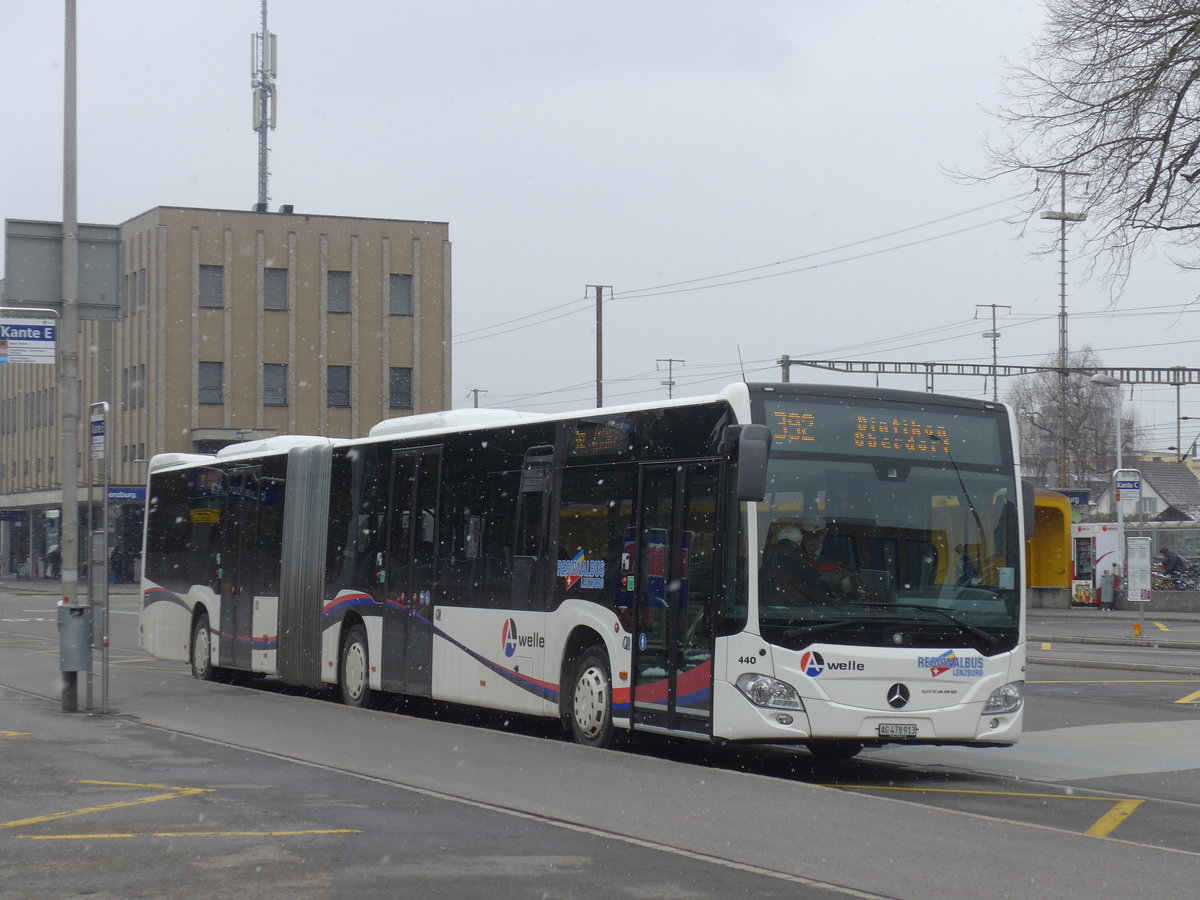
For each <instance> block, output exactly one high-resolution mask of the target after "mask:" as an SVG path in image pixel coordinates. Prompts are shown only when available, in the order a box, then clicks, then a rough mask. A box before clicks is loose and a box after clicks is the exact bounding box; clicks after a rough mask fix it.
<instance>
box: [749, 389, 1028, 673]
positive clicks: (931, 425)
mask: <svg viewBox="0 0 1200 900" xmlns="http://www.w3.org/2000/svg"><path fill="white" fill-rule="evenodd" d="M764 413H765V419H766V424H767V425H768V426H769V427H771V429H772V432H773V444H772V450H771V459H770V463H769V468H768V484H767V494H766V498H765V501H764V502H763V503H761V504H759V523H758V525H759V528H758V534H759V541H760V547H759V548H758V549H759V557H758V574H759V590H758V598H759V619H760V622H759V624H760V627H761V633H762V635H763V637H764V638H765V639H767V640H768V641H770V642H772V643H774V644H778V645H780V646H784V647H790V648H793V649H800V648H803V647H805V646H807V645H809V644H812V643H842V644H856V645H868V646H920V647H931V648H936V647H947V648H949V647H973V648H976V649H978V650H979V652H980V653H983V654H985V655H993V654H996V653H1000V652H1003V651H1007V650H1011V649H1012V648H1013V646H1014V645H1015V644H1016V641H1017V635H1018V626H1019V619H1020V592H1019V585H1020V579H1021V572H1020V564H1021V547H1020V539H1019V532H1018V523H1017V509H1018V497H1017V494H1016V483H1015V478H1014V475H1013V471H1012V470H1013V467H1012V460H1011V456H1010V454H1009V452H1008V450H1007V445H1006V441H1005V440H1004V439H1002V435H1005V434H1006V432H1007V420H1006V418H1005V416H1004V413H1003V411H1002V410H997V409H995V408H991V409H984V408H957V407H947V406H932V405H931V406H922V407H916V406H913V405H911V404H896V405H894V406H890V405H887V404H881V403H880V402H878V401H870V402H868V403H864V402H863V401H859V400H848V399H840V400H833V399H822V400H820V401H819V402H814V401H813V400H812V399H811V398H805V399H804V400H803V401H801V400H795V401H793V400H785V399H782V398H781V399H779V400H769V401H767V403H766V404H765V408H764Z"/></svg>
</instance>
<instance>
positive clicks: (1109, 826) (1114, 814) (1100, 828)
mask: <svg viewBox="0 0 1200 900" xmlns="http://www.w3.org/2000/svg"><path fill="white" fill-rule="evenodd" d="M825 787H834V788H842V789H843V790H855V791H909V792H913V793H921V794H970V795H974V796H985V797H1021V798H1025V799H1032V800H1101V801H1104V802H1106V803H1112V804H1113V807H1112V808H1111V809H1110V810H1109V811H1108V812H1106V813H1105V814H1104V815H1102V816H1101V817H1100V818H1099V819H1097V820H1096V821H1095V822H1093V823H1092V826H1091V827H1090V828H1089V829H1088V830H1087V831H1085V832H1084V834H1085V835H1088V836H1090V837H1108V836H1109V835H1110V834H1112V833H1113V831H1115V830H1116V829H1117V826H1118V825H1120V824H1121V823H1122V822H1124V821H1125V820H1126V819H1128V818H1129V816H1130V815H1131V814H1132V813H1133V811H1134V810H1135V809H1137V808H1138V807H1139V806H1141V805H1142V804H1143V803H1145V802H1146V801H1144V800H1116V799H1115V798H1113V797H1081V796H1079V795H1077V794H1035V793H1026V792H1022V791H971V790H961V789H957V788H930V787H905V786H900V785H878V784H827V785H825Z"/></svg>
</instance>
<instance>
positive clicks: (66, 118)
mask: <svg viewBox="0 0 1200 900" xmlns="http://www.w3.org/2000/svg"><path fill="white" fill-rule="evenodd" d="M65 52H66V55H65V61H64V65H63V75H64V91H63V228H62V235H63V237H62V295H63V318H62V325H63V329H62V336H61V337H60V339H59V347H60V354H61V355H60V356H59V363H58V385H59V391H58V395H59V404H60V405H59V410H60V420H61V423H62V424H61V428H62V434H61V440H62V446H61V449H60V466H61V471H62V509H61V512H60V513H59V519H58V523H59V525H58V527H59V534H58V544H59V547H58V549H59V552H60V553H61V554H62V563H61V566H62V568H61V571H62V598H63V599H62V602H63V604H64V606H67V607H77V606H86V605H87V602H86V598H85V599H84V601H82V602H80V600H79V417H80V408H79V397H80V386H79V240H78V238H79V235H78V231H79V212H78V199H77V196H78V195H77V169H76V151H77V140H76V110H75V97H76V92H75V83H76V67H75V0H66V47H65ZM68 621H69V620H68ZM87 640H88V641H89V642H90V640H91V635H90V631H89V634H88V635H87ZM87 670H88V671H90V666H89V667H88V669H87ZM62 674H63V690H62V708H63V710H64V711H67V712H74V711H75V710H76V709H77V708H78V705H79V694H78V670H76V671H68V670H67V667H66V666H64V667H63V673H62Z"/></svg>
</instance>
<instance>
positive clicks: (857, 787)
mask: <svg viewBox="0 0 1200 900" xmlns="http://www.w3.org/2000/svg"><path fill="white" fill-rule="evenodd" d="M822 786H823V787H831V788H842V789H844V790H848V791H910V792H914V793H920V794H973V795H977V796H984V797H1030V798H1033V799H1036V800H1045V799H1049V800H1106V801H1108V802H1109V803H1112V802H1113V801H1114V798H1113V797H1080V796H1078V795H1075V794H1031V793H1028V792H1025V791H970V790H964V789H961V788H931V787H920V786H916V787H908V786H904V785H897V784H826V785H822ZM1139 802H1140V801H1139Z"/></svg>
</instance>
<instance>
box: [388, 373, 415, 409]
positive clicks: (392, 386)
mask: <svg viewBox="0 0 1200 900" xmlns="http://www.w3.org/2000/svg"><path fill="white" fill-rule="evenodd" d="M388 406H390V407H391V408H392V409H412V369H409V368H405V367H402V366H392V367H391V368H390V369H388Z"/></svg>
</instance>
